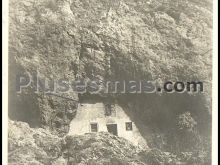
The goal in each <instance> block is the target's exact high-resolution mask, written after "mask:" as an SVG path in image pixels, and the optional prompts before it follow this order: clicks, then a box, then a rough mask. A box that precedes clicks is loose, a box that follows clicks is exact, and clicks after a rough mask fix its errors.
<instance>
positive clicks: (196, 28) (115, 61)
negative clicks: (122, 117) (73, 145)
mask: <svg viewBox="0 0 220 165" xmlns="http://www.w3.org/2000/svg"><path fill="white" fill-rule="evenodd" d="M211 32H212V3H211V1H209V0H200V1H199V0H181V1H180V0H139V1H137V0H111V1H109V0H19V1H15V0H10V29H9V33H10V34H9V35H10V38H9V39H10V41H9V59H10V60H9V70H10V73H9V76H10V88H9V96H10V98H9V101H10V104H9V117H10V118H11V119H12V120H19V121H24V122H27V123H29V124H30V126H31V127H41V128H42V129H45V130H47V131H48V130H50V131H51V132H52V133H53V134H56V135H59V136H64V135H65V134H66V133H67V132H68V130H69V123H70V121H71V120H72V119H73V118H74V116H75V114H76V111H77V102H78V95H77V93H75V92H73V91H71V92H69V93H65V94H62V95H59V96H53V95H46V94H43V93H34V92H33V88H34V86H31V87H30V88H28V89H26V90H25V91H23V92H22V93H20V94H19V93H16V92H15V80H16V78H15V77H16V75H18V74H24V73H32V74H34V73H36V72H39V73H40V74H41V76H42V77H46V78H47V79H49V80H53V79H59V78H65V79H67V80H75V75H76V74H82V73H86V76H87V77H88V78H91V77H93V76H94V75H95V76H97V77H99V78H100V79H104V80H106V79H110V80H130V79H132V80H142V79H147V80H153V81H157V82H159V83H161V82H164V81H167V80H169V81H177V80H180V81H195V80H199V81H203V82H205V84H204V86H205V92H204V93H202V94H198V95H189V94H166V93H165V94H161V95H158V94H151V95H144V96H143V95H120V96H117V100H118V102H119V104H120V105H121V106H122V107H124V109H127V113H128V114H129V115H130V116H131V117H132V118H133V120H134V121H136V122H137V125H139V127H140V129H141V130H142V134H143V136H144V137H145V138H146V139H147V140H148V141H149V142H150V144H151V147H157V148H159V149H162V150H169V151H172V148H175V149H176V148H178V145H180V144H178V143H176V142H178V141H179V139H180V138H181V136H180V137H178V136H177V135H175V132H176V129H178V122H179V121H177V120H178V119H179V118H181V117H186V118H187V119H188V118H190V119H191V118H192V120H195V122H196V124H195V125H193V126H192V127H193V130H196V131H195V132H196V135H195V136H197V135H198V136H199V137H196V138H199V139H202V140H201V141H199V144H201V143H206V142H204V141H209V138H210V136H209V135H210V130H211V129H210V126H211V99H210V96H211V95H210V89H211V78H212V75H211V67H212V64H211V54H212V50H211V49H212V38H211ZM109 60H110V61H111V65H109ZM60 96H62V97H60ZM65 98H68V99H65ZM155 103H156V104H155ZM188 112H189V113H190V115H188ZM181 119H182V118H181ZM192 120H189V121H192ZM184 121H185V120H184ZM187 124H188V123H186V125H187ZM145 126H147V128H146V127H145ZM186 128H187V129H188V126H186ZM30 130H31V129H30ZM145 130H148V131H145ZM149 130H150V131H149ZM146 132H148V134H146ZM195 132H193V133H195ZM181 133H182V134H184V135H185V134H187V133H188V132H187V133H185V132H181ZM173 134H174V137H175V138H176V140H175V145H176V146H174V144H170V143H172V142H173V139H172V138H171V137H169V135H170V136H171V135H173ZM56 135H54V136H56ZM191 136H194V134H193V135H191V133H190V135H189V137H188V138H191ZM32 140H33V139H32ZM9 143H10V142H9ZM207 143H208V144H209V142H207ZM199 144H198V145H199ZM181 145H183V146H186V145H185V143H184V142H183V143H181ZM188 145H189V147H188V146H187V147H186V148H185V149H184V152H185V151H186V152H188V151H192V150H194V149H195V148H194V147H195V146H193V149H192V148H190V144H188ZM198 148H199V147H198ZM198 148H196V149H195V150H198ZM204 148H205V150H207V148H206V147H204ZM44 154H46V153H44Z"/></svg>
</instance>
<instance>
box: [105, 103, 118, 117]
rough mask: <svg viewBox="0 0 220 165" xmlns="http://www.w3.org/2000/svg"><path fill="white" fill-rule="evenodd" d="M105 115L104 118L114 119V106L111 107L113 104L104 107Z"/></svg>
mask: <svg viewBox="0 0 220 165" xmlns="http://www.w3.org/2000/svg"><path fill="white" fill-rule="evenodd" d="M105 115H106V116H112V117H116V110H115V105H113V104H106V105H105Z"/></svg>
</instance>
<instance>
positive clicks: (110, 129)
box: [106, 124, 118, 136]
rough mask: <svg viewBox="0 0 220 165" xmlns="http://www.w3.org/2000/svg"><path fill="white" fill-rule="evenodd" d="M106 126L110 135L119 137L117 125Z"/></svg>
mask: <svg viewBox="0 0 220 165" xmlns="http://www.w3.org/2000/svg"><path fill="white" fill-rule="evenodd" d="M106 126H107V130H108V132H109V133H111V134H113V135H115V136H118V128H117V124H107V125H106Z"/></svg>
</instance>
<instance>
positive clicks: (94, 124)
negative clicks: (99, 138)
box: [90, 123, 98, 132]
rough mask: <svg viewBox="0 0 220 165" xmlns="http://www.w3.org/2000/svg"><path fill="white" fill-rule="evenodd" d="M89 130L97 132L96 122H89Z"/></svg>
mask: <svg viewBox="0 0 220 165" xmlns="http://www.w3.org/2000/svg"><path fill="white" fill-rule="evenodd" d="M90 127H91V132H98V124H97V123H91V124H90Z"/></svg>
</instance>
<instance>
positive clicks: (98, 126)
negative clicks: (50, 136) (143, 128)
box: [69, 102, 147, 146]
mask: <svg viewBox="0 0 220 165" xmlns="http://www.w3.org/2000/svg"><path fill="white" fill-rule="evenodd" d="M91 132H93V133H96V132H110V133H112V134H114V135H116V136H119V137H123V138H125V139H127V140H129V141H130V142H132V143H133V144H135V145H141V146H147V143H146V141H145V139H144V138H143V137H142V136H141V134H140V132H139V130H138V128H137V127H136V125H135V123H134V122H133V121H131V119H130V118H129V116H128V115H127V114H126V113H125V111H124V110H123V109H122V107H120V106H119V105H118V104H104V103H103V102H87V103H86V102H84V103H81V104H79V105H78V110H77V114H76V116H75V118H74V119H73V120H72V121H71V123H70V130H69V135H83V134H85V133H91Z"/></svg>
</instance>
